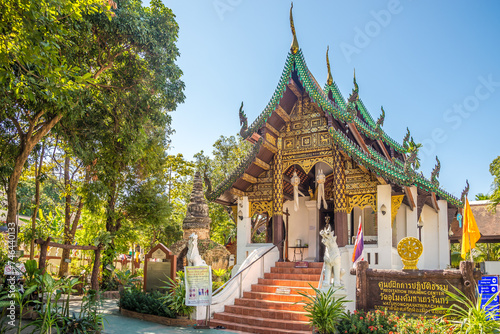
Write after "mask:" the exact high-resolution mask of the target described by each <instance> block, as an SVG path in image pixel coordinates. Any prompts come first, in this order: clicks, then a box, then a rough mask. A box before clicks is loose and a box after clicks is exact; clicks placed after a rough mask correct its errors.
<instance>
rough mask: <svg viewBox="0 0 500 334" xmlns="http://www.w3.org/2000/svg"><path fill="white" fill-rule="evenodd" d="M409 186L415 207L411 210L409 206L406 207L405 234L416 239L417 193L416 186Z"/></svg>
mask: <svg viewBox="0 0 500 334" xmlns="http://www.w3.org/2000/svg"><path fill="white" fill-rule="evenodd" d="M409 188H410V191H411V194H412V195H413V201H414V203H415V207H414V208H413V211H412V210H411V208H410V207H408V208H406V236H407V237H414V238H417V239H418V228H417V222H418V217H417V200H418V194H417V187H415V186H411V187H409Z"/></svg>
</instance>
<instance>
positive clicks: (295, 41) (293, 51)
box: [290, 1, 299, 54]
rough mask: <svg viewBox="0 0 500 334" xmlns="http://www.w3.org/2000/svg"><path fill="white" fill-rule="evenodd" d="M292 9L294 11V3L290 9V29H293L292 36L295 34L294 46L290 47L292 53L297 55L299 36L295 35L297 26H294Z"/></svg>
mask: <svg viewBox="0 0 500 334" xmlns="http://www.w3.org/2000/svg"><path fill="white" fill-rule="evenodd" d="M292 9H293V1H292V6H291V7H290V28H291V29H292V34H293V42H292V46H291V47H290V50H291V51H292V53H293V54H296V53H297V51H299V42H297V35H295V26H294V25H293V16H292Z"/></svg>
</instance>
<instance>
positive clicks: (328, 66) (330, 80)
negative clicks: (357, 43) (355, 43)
mask: <svg viewBox="0 0 500 334" xmlns="http://www.w3.org/2000/svg"><path fill="white" fill-rule="evenodd" d="M329 50H330V46H327V47H326V67H327V68H328V77H327V78H326V83H327V84H328V86H331V85H332V84H333V77H332V71H331V70H330V59H328V51H329Z"/></svg>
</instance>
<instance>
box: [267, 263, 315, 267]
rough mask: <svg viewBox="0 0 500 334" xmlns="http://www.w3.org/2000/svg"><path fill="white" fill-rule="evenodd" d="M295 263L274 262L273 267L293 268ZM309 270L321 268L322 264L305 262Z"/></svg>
mask: <svg viewBox="0 0 500 334" xmlns="http://www.w3.org/2000/svg"><path fill="white" fill-rule="evenodd" d="M295 264H296V263H295V262H275V265H274V266H275V267H286V268H295ZM307 266H308V267H309V268H323V262H307Z"/></svg>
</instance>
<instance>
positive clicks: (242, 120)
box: [238, 101, 248, 138]
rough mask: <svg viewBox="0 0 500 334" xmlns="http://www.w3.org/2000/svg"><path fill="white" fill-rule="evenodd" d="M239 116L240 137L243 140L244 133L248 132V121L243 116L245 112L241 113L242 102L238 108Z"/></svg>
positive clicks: (245, 116)
mask: <svg viewBox="0 0 500 334" xmlns="http://www.w3.org/2000/svg"><path fill="white" fill-rule="evenodd" d="M238 114H239V116H240V125H241V129H240V136H242V137H243V138H245V133H246V131H247V130H248V120H247V115H245V111H243V101H241V106H240V111H239V112H238Z"/></svg>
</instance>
